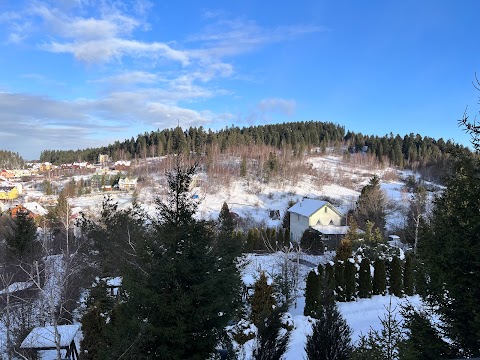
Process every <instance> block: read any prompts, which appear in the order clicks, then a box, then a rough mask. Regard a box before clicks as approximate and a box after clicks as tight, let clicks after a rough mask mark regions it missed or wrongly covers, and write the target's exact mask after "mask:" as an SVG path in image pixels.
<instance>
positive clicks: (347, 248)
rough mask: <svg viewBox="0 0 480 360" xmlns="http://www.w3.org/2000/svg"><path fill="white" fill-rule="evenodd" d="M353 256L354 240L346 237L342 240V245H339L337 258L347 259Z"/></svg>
mask: <svg viewBox="0 0 480 360" xmlns="http://www.w3.org/2000/svg"><path fill="white" fill-rule="evenodd" d="M351 256H352V241H351V240H350V239H348V238H344V239H342V240H341V241H340V245H338V247H337V252H336V255H335V258H336V259H337V260H342V261H347V259H348V258H349V257H351Z"/></svg>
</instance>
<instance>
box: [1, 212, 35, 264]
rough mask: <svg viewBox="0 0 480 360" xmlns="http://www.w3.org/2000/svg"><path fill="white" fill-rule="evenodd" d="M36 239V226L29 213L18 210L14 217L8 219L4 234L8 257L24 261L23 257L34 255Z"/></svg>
mask: <svg viewBox="0 0 480 360" xmlns="http://www.w3.org/2000/svg"><path fill="white" fill-rule="evenodd" d="M36 237H37V226H36V225H35V221H34V220H33V218H32V217H31V216H30V213H29V212H28V211H27V210H26V209H25V210H23V209H20V210H18V211H17V213H16V216H15V217H14V218H13V219H10V221H9V224H8V225H7V232H6V234H5V241H6V244H7V254H8V257H9V258H10V259H11V260H25V256H28V255H32V254H34V253H35V252H36V248H37V247H38V246H37V245H38V244H37V242H36V241H35V239H36Z"/></svg>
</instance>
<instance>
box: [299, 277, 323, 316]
mask: <svg viewBox="0 0 480 360" xmlns="http://www.w3.org/2000/svg"><path fill="white" fill-rule="evenodd" d="M320 308H321V293H320V277H319V276H318V275H317V273H316V271H315V270H311V271H310V272H309V273H308V276H307V281H306V284H305V308H304V310H303V314H304V315H305V316H311V317H313V318H316V317H318V314H319V310H320Z"/></svg>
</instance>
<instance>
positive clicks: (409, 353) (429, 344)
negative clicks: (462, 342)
mask: <svg viewBox="0 0 480 360" xmlns="http://www.w3.org/2000/svg"><path fill="white" fill-rule="evenodd" d="M402 317H403V319H404V328H405V329H406V337H405V339H404V340H403V341H401V342H400V344H399V359H400V360H424V359H425V360H436V359H451V358H452V356H453V352H452V350H451V349H450V346H449V344H448V343H447V342H445V341H444V340H443V339H442V336H441V334H440V333H439V331H438V330H437V329H436V328H435V327H434V326H433V324H432V323H431V321H430V318H429V316H428V314H427V313H426V312H423V311H417V310H416V309H415V308H414V307H413V306H412V305H408V306H406V307H405V308H403V309H402Z"/></svg>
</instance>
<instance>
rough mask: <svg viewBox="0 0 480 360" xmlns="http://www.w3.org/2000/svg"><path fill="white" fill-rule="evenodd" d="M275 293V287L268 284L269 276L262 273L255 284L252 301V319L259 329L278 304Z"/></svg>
mask: <svg viewBox="0 0 480 360" xmlns="http://www.w3.org/2000/svg"><path fill="white" fill-rule="evenodd" d="M273 293H274V289H273V286H272V285H269V284H268V281H267V276H266V275H265V273H264V272H262V273H261V274H260V277H259V278H258V280H257V281H256V282H255V285H254V293H253V296H252V299H251V304H252V312H251V319H252V322H253V323H254V324H255V325H257V327H258V326H260V325H259V324H262V323H263V321H264V320H265V319H266V318H268V317H269V316H270V315H271V313H272V311H273V309H274V308H275V306H276V304H277V302H276V301H275V297H274V296H273Z"/></svg>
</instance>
